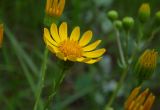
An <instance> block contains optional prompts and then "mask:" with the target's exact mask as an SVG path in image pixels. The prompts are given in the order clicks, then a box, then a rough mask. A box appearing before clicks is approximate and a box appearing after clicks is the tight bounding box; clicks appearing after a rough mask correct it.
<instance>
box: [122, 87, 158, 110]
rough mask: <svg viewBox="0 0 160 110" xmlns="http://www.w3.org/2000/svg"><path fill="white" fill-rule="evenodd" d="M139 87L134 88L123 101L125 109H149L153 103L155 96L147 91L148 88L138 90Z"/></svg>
mask: <svg viewBox="0 0 160 110" xmlns="http://www.w3.org/2000/svg"><path fill="white" fill-rule="evenodd" d="M140 89H141V87H137V88H135V89H134V90H133V91H132V92H131V94H130V96H129V97H128V99H127V101H126V102H125V105H124V108H125V110H150V109H151V107H152V104H153V103H154V100H155V96H154V95H153V94H152V93H149V89H146V90H145V91H144V92H142V93H139V92H140Z"/></svg>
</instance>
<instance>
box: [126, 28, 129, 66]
mask: <svg viewBox="0 0 160 110" xmlns="http://www.w3.org/2000/svg"><path fill="white" fill-rule="evenodd" d="M128 54H129V31H127V32H126V62H127V65H128Z"/></svg>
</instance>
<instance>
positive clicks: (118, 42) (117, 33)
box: [115, 28, 126, 66]
mask: <svg viewBox="0 0 160 110" xmlns="http://www.w3.org/2000/svg"><path fill="white" fill-rule="evenodd" d="M115 33H116V38H117V45H118V50H119V55H120V59H121V62H122V64H123V66H126V62H125V58H124V52H123V49H122V44H121V40H120V33H119V30H118V29H116V28H115Z"/></svg>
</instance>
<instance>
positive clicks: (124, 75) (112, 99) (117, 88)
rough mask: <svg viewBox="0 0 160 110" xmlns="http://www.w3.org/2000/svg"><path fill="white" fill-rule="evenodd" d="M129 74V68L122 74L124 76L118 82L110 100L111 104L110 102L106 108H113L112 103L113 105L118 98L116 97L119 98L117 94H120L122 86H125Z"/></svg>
mask: <svg viewBox="0 0 160 110" xmlns="http://www.w3.org/2000/svg"><path fill="white" fill-rule="evenodd" d="M127 73H128V67H127V68H125V69H124V71H123V73H122V76H121V78H120V80H119V82H118V85H117V87H116V89H115V91H114V92H113V94H112V96H111V98H110V99H109V102H108V104H107V105H106V108H109V107H111V106H112V103H113V101H114V100H115V98H116V96H117V94H118V92H119V90H120V88H121V86H122V84H123V82H124V80H125V78H126V76H127Z"/></svg>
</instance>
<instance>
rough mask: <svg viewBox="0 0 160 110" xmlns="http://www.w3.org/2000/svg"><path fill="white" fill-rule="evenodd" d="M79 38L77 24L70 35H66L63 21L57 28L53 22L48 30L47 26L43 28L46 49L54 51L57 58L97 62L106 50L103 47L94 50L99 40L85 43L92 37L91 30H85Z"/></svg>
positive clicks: (65, 26)
mask: <svg viewBox="0 0 160 110" xmlns="http://www.w3.org/2000/svg"><path fill="white" fill-rule="evenodd" d="M79 38H80V28H79V26H77V27H75V28H74V29H73V31H72V32H71V35H70V37H68V32H67V23H66V22H63V23H62V24H61V25H60V27H59V29H57V25H56V24H55V23H53V24H52V25H51V27H50V32H49V30H48V29H47V28H44V41H45V43H46V45H47V47H48V49H49V50H50V51H51V52H52V53H55V54H56V56H57V57H58V58H60V59H62V60H64V61H67V60H69V61H74V62H75V61H77V62H84V63H88V64H93V63H95V62H98V61H99V60H100V59H101V58H102V57H101V56H102V55H103V54H104V52H105V51H106V50H105V49H104V48H103V49H98V50H95V49H96V47H97V46H98V45H99V44H100V42H101V40H97V41H95V42H94V43H91V44H89V45H87V44H88V43H89V42H90V40H91V38H92V31H86V32H85V33H84V34H83V35H82V37H81V39H79Z"/></svg>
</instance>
